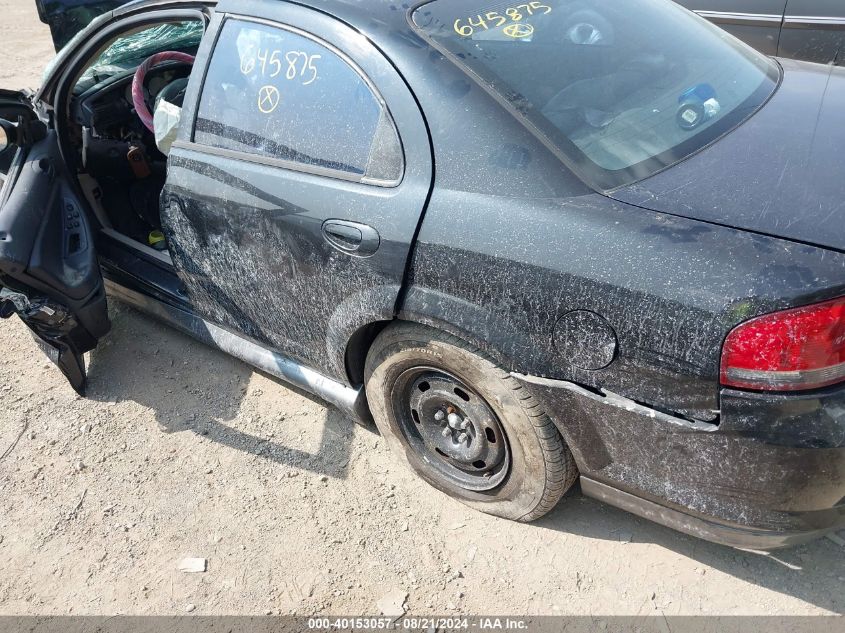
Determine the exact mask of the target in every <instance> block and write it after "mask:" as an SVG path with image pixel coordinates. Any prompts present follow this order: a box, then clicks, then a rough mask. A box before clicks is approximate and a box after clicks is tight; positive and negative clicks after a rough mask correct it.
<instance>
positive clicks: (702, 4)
mask: <svg viewBox="0 0 845 633" xmlns="http://www.w3.org/2000/svg"><path fill="white" fill-rule="evenodd" d="M675 1H676V2H677V3H678V4H680V5H681V6H684V7H686V8H687V9H691V10H693V11H695V12H696V13H698V14H699V15H701V16H702V17H705V18H707V19H708V20H710V21H711V22H713V23H714V24H718V25H719V26H720V27H722V28H723V29H725V30H726V31H727V32H728V33H730V34H732V35H734V36H736V37H738V38H739V39H741V40H742V41H743V42H745V43H746V44H750V45H751V46H753V47H754V48H756V49H757V50H759V51H760V52H761V53H765V54H766V55H777V52H778V39H779V38H780V31H781V22H782V20H783V12H784V6H785V5H786V0H675ZM832 1H833V2H839V1H840V0H832Z"/></svg>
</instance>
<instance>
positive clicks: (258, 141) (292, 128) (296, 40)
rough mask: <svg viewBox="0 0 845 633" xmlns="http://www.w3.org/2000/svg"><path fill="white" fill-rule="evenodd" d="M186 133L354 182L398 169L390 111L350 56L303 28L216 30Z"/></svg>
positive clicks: (233, 23)
mask: <svg viewBox="0 0 845 633" xmlns="http://www.w3.org/2000/svg"><path fill="white" fill-rule="evenodd" d="M194 141H195V142H197V143H201V144H204V145H209V146H211V147H216V148H221V149H227V150H234V151H237V152H243V153H246V154H256V155H260V156H264V157H268V158H271V159H277V160H281V161H285V163H286V164H287V166H304V167H308V168H312V169H318V170H328V172H329V173H328V174H327V175H340V176H342V177H347V178H352V179H355V180H364V179H368V180H375V181H385V182H396V181H398V180H399V179H400V177H401V174H402V150H401V145H400V142H399V138H398V136H397V133H396V129H395V127H394V125H393V122H392V120H391V118H390V115H389V114H388V112H387V110H386V108H385V107H384V105H383V104H382V102H381V100H380V99H379V98H378V97H377V96H376V95H375V94H374V92H373V90H372V88H371V87H370V85H369V84H368V83H367V81H365V80H364V78H363V77H362V76H361V75H360V74H359V73H358V71H357V70H356V69H355V68H353V67H352V66H351V64H350V62H348V61H347V60H346V59H344V58H343V57H341V55H340V54H338V53H336V52H334V51H333V50H331V49H329V48H327V47H326V46H323V45H321V44H319V43H317V42H316V41H314V40H313V39H311V38H309V37H305V36H304V35H300V34H298V33H294V32H292V31H288V30H285V29H282V28H275V27H272V26H267V25H264V24H258V23H252V22H245V21H240V20H228V21H227V22H226V23H225V24H224V26H223V29H222V31H221V33H220V37H219V39H218V42H217V45H216V48H215V51H214V54H213V56H212V59H211V63H210V65H209V68H208V73H207V75H206V80H205V85H204V87H203V91H202V96H201V98H200V104H199V108H198V114H197V121H196V127H195V130H194Z"/></svg>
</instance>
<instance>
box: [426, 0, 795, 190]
mask: <svg viewBox="0 0 845 633" xmlns="http://www.w3.org/2000/svg"><path fill="white" fill-rule="evenodd" d="M413 19H414V23H415V24H416V26H417V27H418V28H419V29H421V30H422V31H423V33H424V34H425V35H427V36H428V37H429V38H430V39H431V40H432V42H433V43H434V44H435V46H437V47H438V48H440V49H441V50H443V51H444V52H445V53H446V54H447V55H449V56H450V57H451V58H452V59H453V60H454V61H455V62H456V63H458V64H459V65H461V66H463V67H464V68H465V69H467V70H468V71H470V74H472V75H474V76H475V77H476V78H477V79H478V80H479V81H480V82H481V83H482V85H483V86H485V87H486V88H487V89H489V90H491V91H492V92H493V93H494V94H495V95H497V96H498V97H499V98H500V99H501V100H503V102H504V103H505V104H506V105H507V106H508V107H509V108H510V109H511V110H512V111H513V112H514V113H515V114H516V115H517V116H518V117H520V118H521V119H522V120H523V121H524V122H526V123H527V124H528V125H529V127H531V128H532V129H534V130H535V132H537V133H538V134H539V135H540V136H541V138H544V139H545V140H546V141H547V142H548V143H549V144H550V145H551V146H552V147H553V148H554V149H555V150H556V152H557V153H558V155H559V156H561V158H562V159H563V160H564V161H565V162H566V163H567V164H568V165H570V166H571V167H572V168H573V169H574V170H575V171H576V172H578V173H579V175H580V176H581V177H582V178H583V179H584V180H585V181H586V182H588V183H589V184H591V185H592V186H594V187H595V188H596V189H599V190H608V189H613V188H616V187H619V186H622V185H625V184H629V183H631V182H635V181H638V180H642V179H643V178H646V177H648V176H650V175H652V174H654V173H656V172H657V171H659V170H661V169H663V168H665V167H667V166H669V165H671V164H673V163H675V162H677V161H679V160H681V159H683V158H685V157H686V156H689V155H690V154H691V153H693V152H695V151H697V150H699V149H701V148H702V147H704V146H705V145H707V144H708V143H710V142H712V141H713V140H715V139H716V138H718V137H719V136H720V135H722V134H724V133H725V132H727V131H728V130H730V129H731V128H733V127H734V126H736V125H738V124H739V123H740V122H741V121H742V120H743V119H745V118H746V117H747V116H749V115H750V114H751V113H753V112H754V111H755V110H756V109H757V108H759V107H760V106H761V105H762V104H763V103H764V102H765V101H766V99H767V98H768V97H769V96H770V95H771V93H772V92H773V91H774V89H775V87H776V85H777V81H778V78H779V70H778V67H777V65H776V64H775V63H774V62H773V61H771V60H769V59H768V58H766V57H764V56H763V55H761V54H759V53H757V52H755V51H754V50H752V49H750V48H748V47H747V46H745V45H744V44H742V43H740V42H739V41H738V40H736V39H734V38H733V37H732V36H730V35H728V34H727V33H725V32H724V31H722V30H720V29H718V28H717V27H715V26H713V25H711V24H710V23H709V22H707V21H706V20H703V19H702V18H699V17H698V16H696V15H694V14H692V13H690V12H688V11H686V10H685V9H682V8H680V7H678V6H677V5H676V4H675V3H673V2H670V1H669V0H624V2H620V1H619V0H542V1H539V2H537V1H534V2H526V3H523V4H518V3H515V2H501V1H498V2H497V1H492V2H478V1H474V2H461V3H456V2H452V1H451V0H448V1H447V0H435V1H433V2H430V3H428V4H425V5H423V6H421V7H420V8H419V9H417V10H416V11H415V12H414V15H413Z"/></svg>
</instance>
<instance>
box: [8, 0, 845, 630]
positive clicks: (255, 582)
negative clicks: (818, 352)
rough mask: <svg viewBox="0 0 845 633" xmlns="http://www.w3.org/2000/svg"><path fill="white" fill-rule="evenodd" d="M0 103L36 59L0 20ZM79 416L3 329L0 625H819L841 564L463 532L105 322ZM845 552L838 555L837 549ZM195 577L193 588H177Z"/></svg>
mask: <svg viewBox="0 0 845 633" xmlns="http://www.w3.org/2000/svg"><path fill="white" fill-rule="evenodd" d="M0 16H1V17H2V19H0V86H2V87H3V88H19V87H21V86H29V87H36V86H37V84H38V77H39V76H40V72H41V69H42V68H43V66H44V64H45V63H46V62H47V61H48V59H49V57H50V54H51V44H50V41H49V33H48V31H47V29H46V28H45V27H44V25H42V24H41V23H40V22H39V21H38V19H37V16H36V12H35V6H34V1H33V0H0ZM112 312H113V321H114V329H113V332H112V333H111V334H110V335H109V336H108V338H107V339H106V340H105V341H103V342H102V344H101V345H100V347H99V348H98V349H97V350H95V352H93V353H92V354H91V356H90V359H89V367H90V387H89V392H88V396H87V398H86V399H82V398H79V397H78V396H76V394H74V393H73V391H72V390H71V389H70V388H69V387H68V386H67V384H66V383H65V382H64V380H63V379H62V378H61V377H60V375H59V373H58V371H57V370H56V369H54V368H53V367H52V366H51V365H49V364H48V363H47V361H46V359H45V358H44V357H43V356H42V355H41V353H40V352H39V351H38V350H37V348H36V346H35V343H34V342H33V341H32V339H31V337H30V336H29V334H28V332H27V330H26V329H25V328H24V327H23V326H22V324H21V323H20V322H19V321H18V320H17V318H13V319H10V320H9V321H4V322H0V349H2V350H3V360H2V366H0V614H108V615H111V614H177V613H185V612H186V611H191V612H193V613H202V614H265V613H271V612H272V613H281V614H285V613H296V614H314V613H324V614H325V613H328V614H360V613H369V614H378V613H379V608H378V606H377V602H378V601H379V600H380V599H381V598H382V597H383V596H385V595H386V594H388V593H390V592H391V591H394V590H398V595H399V596H400V598H401V597H402V596H405V595H407V608H408V610H409V612H410V613H412V614H455V613H458V612H462V613H468V614H473V613H475V614H479V613H486V614H490V613H494V614H558V613H560V614H591V615H600V614H605V615H610V614H616V615H626V614H658V613H663V614H666V615H674V614H685V615H697V614H722V615H727V614H732V615H734V614H767V615H778V614H796V615H798V614H800V615H803V614H818V613H843V611H845V591H843V586H845V547H841V546H840V545H838V544H837V543H835V542H834V541H832V540H829V539H822V540H820V541H817V542H814V543H812V544H809V545H806V546H803V547H799V548H797V549H792V550H788V551H786V552H781V553H778V554H777V555H776V556H772V557H763V556H759V555H755V554H750V553H743V552H738V551H734V550H731V549H728V548H725V547H720V546H717V545H712V544H709V543H706V542H704V541H699V540H697V539H694V538H691V537H687V536H684V535H681V534H678V533H676V532H673V531H672V530H669V529H666V528H663V527H660V526H658V525H654V524H651V523H649V522H647V521H643V520H640V519H637V518H635V517H634V516H632V515H629V514H627V513H625V512H622V511H620V510H616V509H613V508H611V507H608V506H605V505H603V504H601V503H599V502H596V501H592V500H589V499H585V498H582V497H581V496H580V494H579V493H578V491H577V490H576V491H574V492H573V493H572V494H570V495H569V496H568V497H567V498H565V499H564V500H563V502H562V503H561V504H560V505H559V507H558V508H557V509H556V510H555V511H554V512H552V513H551V514H550V515H549V516H547V517H545V518H544V519H543V520H541V521H539V522H537V523H535V524H532V525H521V524H516V523H510V522H507V521H504V520H500V519H494V518H491V517H488V516H485V515H483V514H479V513H476V512H473V511H470V510H469V509H466V508H465V507H464V506H462V505H460V504H458V503H457V502H454V501H452V500H450V499H448V498H447V497H445V496H443V495H442V494H440V493H438V492H436V491H434V490H432V489H430V488H429V487H427V486H426V485H424V484H422V483H421V482H420V481H418V480H417V479H416V478H415V477H414V476H412V475H411V474H409V473H408V472H405V471H404V470H403V469H402V468H401V467H399V466H398V464H397V463H396V462H394V460H393V458H392V457H391V456H390V455H389V454H388V452H387V450H386V447H385V444H384V442H383V441H382V439H381V438H380V437H379V435H378V434H377V433H375V432H374V431H373V430H372V429H368V428H362V427H360V426H356V425H355V424H353V423H352V422H351V421H350V420H348V419H346V418H345V417H344V416H343V415H341V414H339V413H338V412H337V411H336V410H333V409H327V408H326V407H325V406H324V405H323V404H322V403H320V402H318V401H315V400H312V399H311V398H309V397H307V396H305V395H303V394H302V393H299V392H296V391H293V390H291V389H288V388H286V387H285V386H284V385H282V384H280V383H279V382H277V381H275V380H273V379H270V378H268V377H267V376H265V375H263V374H261V373H257V372H255V371H253V370H252V369H250V368H249V367H248V366H246V365H244V364H243V363H240V362H238V361H236V360H233V359H231V358H229V357H227V356H225V355H223V354H221V353H218V352H216V351H213V350H211V349H209V348H207V347H204V346H203V345H201V344H199V343H195V342H193V341H192V340H190V339H188V338H186V337H184V336H182V335H181V334H178V333H176V332H174V331H172V330H170V329H168V328H167V327H164V326H162V325H160V324H158V323H156V322H153V321H150V320H148V319H147V318H145V317H143V316H141V315H139V314H138V313H136V312H134V311H133V310H131V309H129V308H127V307H123V306H120V305H112ZM842 535H843V536H845V533H842ZM188 556H195V557H202V558H206V559H208V568H207V571H206V572H205V573H193V574H189V573H184V572H181V571H179V570H178V569H177V567H178V565H179V562H180V560H181V559H183V558H184V557H188Z"/></svg>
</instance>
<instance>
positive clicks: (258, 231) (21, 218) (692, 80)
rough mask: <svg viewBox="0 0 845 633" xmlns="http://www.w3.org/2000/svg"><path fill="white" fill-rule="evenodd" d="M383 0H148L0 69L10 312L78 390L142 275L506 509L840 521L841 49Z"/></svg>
mask: <svg viewBox="0 0 845 633" xmlns="http://www.w3.org/2000/svg"><path fill="white" fill-rule="evenodd" d="M59 4H61V3H59ZM364 5H365V3H358V2H346V1H343V0H304V1H302V2H297V3H293V2H283V1H280V0H223V1H222V2H220V3H219V4H217V5H216V6H213V5H211V4H209V3H208V2H203V1H196V0H144V1H142V2H136V3H132V4H129V5H125V6H123V7H121V8H118V9H114V10H113V11H108V12H106V13H104V14H103V15H101V16H100V17H98V18H96V19H95V20H94V21H93V22H92V23H91V24H90V25H89V26H87V27H86V28H84V29H83V30H81V31H80V32H79V33H78V34H77V35H76V36H75V37H73V39H72V40H71V41H70V43H69V44H68V45H67V46H66V47H64V48H63V49H62V52H61V53H60V54H59V55H58V57H57V58H56V59H55V60H54V61H53V62H52V63H51V65H50V67H49V68H48V70H47V72H46V73H45V78H44V83H43V86H42V87H41V89H40V90H39V92H38V93H37V94H35V95H25V94H23V93H15V92H8V91H7V92H3V93H0V114H2V117H3V121H2V122H1V123H0V127H2V130H3V137H2V138H3V144H4V146H5V150H4V151H3V152H2V154H0V170H2V172H3V174H4V176H3V186H2V192H1V193H0V284H1V285H2V290H0V302H2V303H0V314H2V316H4V317H9V316H12V315H14V314H17V315H18V316H19V317H20V318H21V319H23V321H24V322H25V323H26V324H27V325H28V326H29V328H30V329H31V330H32V332H33V333H34V334H35V336H36V338H37V340H38V341H39V342H40V343H41V345H42V347H43V349H44V351H45V352H46V353H47V354H48V356H49V357H50V358H51V359H52V360H53V361H54V362H55V363H56V364H57V365H58V366H59V368H60V369H61V370H62V371H63V372H64V374H65V375H66V376H67V378H68V379H69V381H70V383H71V385H72V386H73V387H74V388H75V389H77V390H78V391H80V392H82V391H83V390H84V388H85V384H86V370H85V364H84V357H83V354H84V353H85V352H87V351H89V350H91V349H93V348H94V347H95V346H96V345H97V341H98V340H99V339H101V338H102V337H104V336H106V335H107V333H108V331H109V319H108V313H107V309H106V302H107V296H108V297H109V298H110V299H111V298H114V299H119V300H121V301H124V302H127V303H129V304H131V305H133V306H136V307H138V308H139V309H141V310H143V311H146V312H148V313H149V314H151V315H153V316H155V317H158V318H160V319H163V320H164V321H166V322H168V323H170V324H172V325H173V326H175V327H177V328H179V329H181V330H183V331H185V332H188V333H189V334H191V335H192V336H195V337H196V338H198V339H199V340H201V341H204V342H206V343H208V344H210V345H214V346H216V347H218V348H220V349H222V350H224V351H226V352H228V353H230V354H233V355H235V356H237V357H239V358H242V359H244V360H246V361H247V362H249V363H252V364H253V365H255V366H256V367H259V368H261V369H262V370H264V371H266V372H268V373H270V374H273V375H275V376H278V377H280V378H282V379H284V380H287V381H290V382H291V383H293V384H295V385H298V386H299V387H301V388H304V389H306V390H308V391H311V392H313V393H315V394H317V395H319V396H321V397H323V398H324V399H326V400H327V401H328V402H330V403H333V404H334V405H336V406H338V407H340V408H341V409H343V410H345V411H347V412H349V413H350V414H352V415H354V416H356V417H357V418H360V419H362V420H365V421H366V420H369V419H371V417H372V418H374V420H375V422H376V424H377V425H378V427H379V429H380V430H381V432H382V434H383V435H384V436H385V438H386V439H387V441H388V443H389V444H390V445H391V446H392V448H393V449H395V451H396V454H397V455H398V456H399V457H401V458H402V459H403V460H404V461H405V462H407V464H408V465H409V466H410V467H411V468H412V469H413V470H414V471H416V472H417V473H418V474H419V475H420V476H421V477H423V478H424V479H425V480H426V481H428V482H429V483H430V484H432V485H433V486H434V487H436V488H438V489H440V490H442V491H444V492H446V493H447V494H450V495H452V496H454V497H456V498H457V499H460V500H461V501H463V502H464V503H466V504H468V505H470V506H472V507H474V508H477V509H479V510H482V511H484V512H489V513H492V514H496V515H499V516H502V517H507V518H509V519H514V520H520V521H529V520H532V519H536V518H538V517H540V516H542V515H543V514H545V513H546V512H548V511H549V510H551V509H552V508H553V507H554V506H555V504H556V503H557V502H558V500H559V499H560V498H561V497H562V496H563V494H564V493H565V492H566V491H567V489H569V488H570V487H571V486H572V485H573V484H574V483H575V481H576V480H579V479H580V484H581V490H582V491H583V492H584V493H585V494H587V495H590V496H593V497H597V498H599V499H603V500H605V501H607V502H608V503H612V504H614V505H617V506H620V507H622V508H625V509H627V510H630V511H631V512H634V513H637V514H640V515H642V516H645V517H648V518H650V519H653V520H656V521H660V522H662V523H665V524H667V525H671V526H673V527H675V528H677V529H680V530H683V531H685V532H688V533H691V534H694V535H697V536H700V537H703V538H707V539H711V540H714V541H719V542H722V543H727V544H731V545H734V546H739V547H747V548H756V549H772V548H777V547H782V546H785V545H789V544H792V543H797V542H801V541H803V540H807V539H809V538H813V537H815V536H817V535H819V534H822V533H824V532H825V531H829V530H832V529H838V528H840V527H842V526H843V525H845V221H843V216H845V212H844V211H843V209H845V202H844V201H845V179H843V178H842V170H843V160H842V147H843V144H845V126H843V125H842V112H843V105H845V70H842V69H840V68H837V67H835V66H821V65H817V64H805V63H801V62H796V61H790V62H782V63H778V62H775V61H773V60H772V59H770V58H768V57H766V56H764V55H762V54H761V53H759V52H757V51H755V50H753V49H751V48H749V47H747V46H746V45H745V44H742V43H741V42H739V41H738V40H736V39H734V38H733V37H731V36H730V35H728V34H726V33H724V32H723V31H721V30H719V29H718V28H717V27H715V26H713V25H711V24H709V23H708V22H707V21H705V20H703V19H701V18H699V17H696V16H695V15H693V14H692V13H690V12H688V11H686V10H685V9H682V8H680V7H678V6H677V5H675V4H673V3H671V2H669V1H668V0H626V2H618V0H538V1H531V2H525V3H507V2H501V1H499V2H492V3H484V2H481V1H473V2H463V3H456V2H449V1H447V0H433V1H430V2H423V3H419V4H417V5H416V6H412V7H410V8H408V7H406V6H405V5H399V4H393V3H378V5H377V7H373V6H370V5H369V4H368V6H366V7H365V6H364ZM54 8H55V7H54ZM68 15H70V14H68ZM138 362H143V360H142V359H138ZM91 378H92V380H97V381H107V380H109V377H108V376H104V375H96V374H95V375H93V376H92V377H91Z"/></svg>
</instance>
